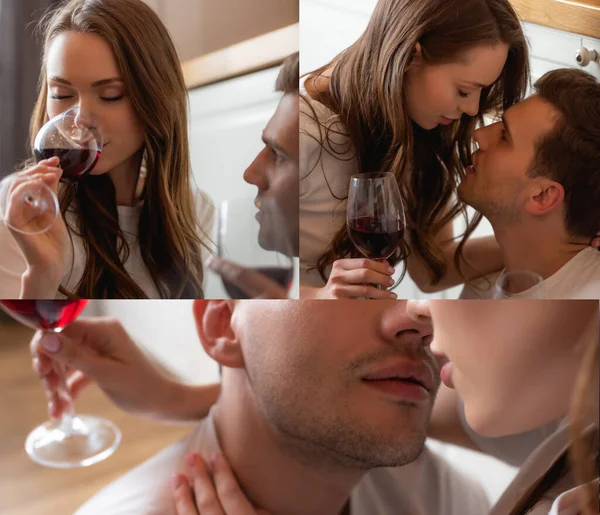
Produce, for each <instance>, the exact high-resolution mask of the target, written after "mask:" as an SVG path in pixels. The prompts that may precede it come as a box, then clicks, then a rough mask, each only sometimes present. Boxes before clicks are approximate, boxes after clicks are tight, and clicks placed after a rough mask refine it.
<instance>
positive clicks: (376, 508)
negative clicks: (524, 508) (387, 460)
mask: <svg viewBox="0 0 600 515" xmlns="http://www.w3.org/2000/svg"><path fill="white" fill-rule="evenodd" d="M352 506H353V513H352V515H367V514H370V513H377V514H378V515H392V514H393V515H396V514H398V513H407V514H408V513H410V514H411V515H438V514H440V513H444V514H447V515H483V514H485V513H487V512H488V510H489V506H490V504H489V499H488V497H487V495H486V494H485V491H484V489H483V487H482V486H481V485H480V484H479V483H478V482H477V481H475V480H473V479H472V478H470V477H468V476H466V475H465V474H463V473H462V472H461V471H459V470H457V469H456V468H454V467H453V466H452V465H451V464H450V463H448V462H447V461H446V460H445V459H444V458H442V457H441V456H440V455H439V454H437V453H436V452H434V451H432V450H431V449H429V448H428V447H425V449H424V450H423V452H422V453H421V455H420V456H419V458H418V459H417V460H415V461H414V462H413V463H410V464H408V465H405V466H403V467H393V468H379V469H374V470H372V471H370V472H368V473H367V474H366V475H365V477H364V478H363V480H362V481H361V482H360V483H359V484H358V486H357V487H356V488H355V490H354V492H353V495H352Z"/></svg>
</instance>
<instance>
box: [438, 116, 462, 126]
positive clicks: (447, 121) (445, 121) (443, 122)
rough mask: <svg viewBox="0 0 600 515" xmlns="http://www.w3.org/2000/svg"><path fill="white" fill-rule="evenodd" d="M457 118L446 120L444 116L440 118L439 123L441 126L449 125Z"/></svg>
mask: <svg viewBox="0 0 600 515" xmlns="http://www.w3.org/2000/svg"><path fill="white" fill-rule="evenodd" d="M457 119H458V118H446V117H445V116H442V117H441V118H440V123H441V124H442V125H450V124H451V123H453V122H455V121H456V120H457Z"/></svg>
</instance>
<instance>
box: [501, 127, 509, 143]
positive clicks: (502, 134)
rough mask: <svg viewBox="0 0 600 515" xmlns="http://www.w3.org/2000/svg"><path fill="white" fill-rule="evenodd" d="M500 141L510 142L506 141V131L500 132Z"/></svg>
mask: <svg viewBox="0 0 600 515" xmlns="http://www.w3.org/2000/svg"><path fill="white" fill-rule="evenodd" d="M500 139H501V140H502V141H508V140H507V139H506V131H505V130H504V129H501V131H500Z"/></svg>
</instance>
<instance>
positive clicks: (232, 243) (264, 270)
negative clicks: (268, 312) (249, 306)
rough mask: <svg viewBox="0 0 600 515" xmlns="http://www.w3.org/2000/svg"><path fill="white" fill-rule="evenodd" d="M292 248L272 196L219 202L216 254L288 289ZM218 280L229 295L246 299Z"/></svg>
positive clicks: (290, 282)
mask: <svg viewBox="0 0 600 515" xmlns="http://www.w3.org/2000/svg"><path fill="white" fill-rule="evenodd" d="M257 208H258V211H257ZM293 249H294V246H293V243H292V241H291V235H290V234H289V233H288V231H287V230H286V225H285V222H284V217H283V214H282V210H281V209H280V208H279V206H278V204H277V202H276V201H275V200H274V199H270V198H265V199H261V200H259V201H257V200H255V199H252V198H242V199H237V200H226V201H224V202H223V203H222V204H221V207H220V209H219V217H218V223H217V251H218V256H219V257H222V258H225V259H228V260H231V261H233V262H234V263H236V264H237V265H241V266H243V267H246V268H249V269H251V270H254V271H256V272H259V273H261V274H263V275H264V276H265V277H267V278H269V279H271V280H272V281H275V282H276V283H277V284H278V285H279V286H281V288H283V289H284V290H286V291H289V290H290V288H291V286H292V279H293V276H294V267H293V259H292V256H293V255H294V251H293ZM222 282H223V287H224V288H225V291H226V292H227V295H229V297H230V298H232V299H246V298H248V295H247V294H246V293H245V292H244V291H243V290H242V289H241V288H239V287H238V286H237V285H235V284H233V283H231V282H230V281H227V280H226V279H222Z"/></svg>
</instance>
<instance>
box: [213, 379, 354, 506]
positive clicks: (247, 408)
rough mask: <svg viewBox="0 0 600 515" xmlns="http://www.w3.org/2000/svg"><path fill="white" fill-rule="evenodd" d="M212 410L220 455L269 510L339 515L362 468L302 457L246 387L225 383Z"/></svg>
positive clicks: (255, 500) (256, 500)
mask: <svg viewBox="0 0 600 515" xmlns="http://www.w3.org/2000/svg"><path fill="white" fill-rule="evenodd" d="M229 386H233V387H235V388H231V389H230V390H229V391H226V390H227V389H226V388H225V389H224V391H223V392H222V396H221V398H220V399H219V401H218V403H217V405H216V407H215V411H214V422H215V429H216V431H217V435H218V438H219V443H220V446H221V449H222V451H223V454H224V456H225V457H226V459H227V460H228V461H229V463H230V465H231V467H232V469H233V471H234V473H235V475H236V477H237V479H238V481H239V483H240V486H241V488H242V489H243V491H244V492H245V494H246V496H247V497H248V498H249V500H250V501H251V502H252V503H254V504H255V505H256V506H257V507H259V508H262V509H265V510H267V511H268V512H269V513H271V514H273V515H305V514H306V513H311V514H313V515H338V514H340V513H342V510H343V509H344V505H345V504H346V502H347V500H348V497H349V496H350V492H351V490H352V488H353V487H354V485H355V484H356V483H358V481H359V480H360V478H361V477H362V475H363V473H364V471H361V470H357V469H347V468H344V467H343V466H341V465H337V466H335V465H332V464H331V463H330V464H326V463H317V462H315V463H313V461H314V456H316V455H317V452H316V451H317V450H316V449H315V452H314V453H311V452H310V451H307V453H306V455H307V458H306V460H304V459H303V456H302V453H301V447H302V446H307V445H310V444H307V443H305V442H297V441H296V442H294V441H293V439H292V437H289V436H286V435H282V434H281V432H279V431H278V430H277V429H276V428H275V427H273V425H271V424H270V423H269V422H268V421H266V420H265V418H264V416H263V414H262V412H261V411H260V408H258V406H257V405H256V400H255V399H254V398H253V395H252V394H251V393H250V392H249V387H248V388H247V389H246V391H245V392H240V390H241V389H240V388H238V386H240V385H239V384H235V385H229Z"/></svg>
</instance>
